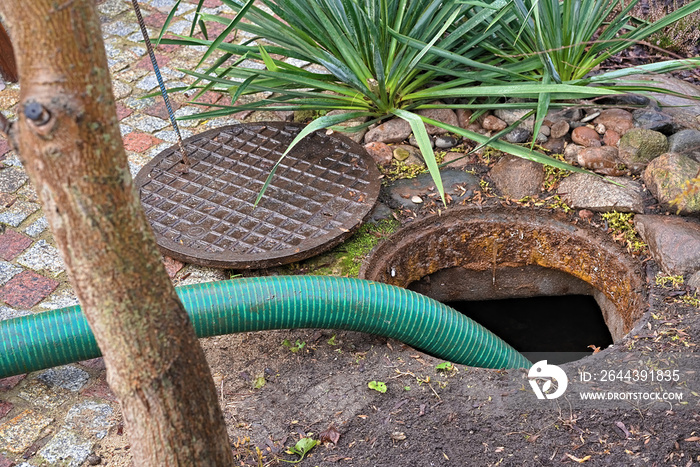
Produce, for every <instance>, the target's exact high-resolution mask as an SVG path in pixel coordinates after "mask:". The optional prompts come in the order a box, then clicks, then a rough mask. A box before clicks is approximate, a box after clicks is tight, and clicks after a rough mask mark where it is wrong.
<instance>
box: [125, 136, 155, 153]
mask: <svg viewBox="0 0 700 467" xmlns="http://www.w3.org/2000/svg"><path fill="white" fill-rule="evenodd" d="M162 142H163V140H161V139H158V138H156V137H155V136H151V135H149V134H148V133H141V132H140V131H132V132H131V133H129V134H127V135H126V136H124V148H125V149H126V150H127V151H134V152H143V151H145V150H146V149H148V148H151V147H153V146H155V145H156V144H158V143H162Z"/></svg>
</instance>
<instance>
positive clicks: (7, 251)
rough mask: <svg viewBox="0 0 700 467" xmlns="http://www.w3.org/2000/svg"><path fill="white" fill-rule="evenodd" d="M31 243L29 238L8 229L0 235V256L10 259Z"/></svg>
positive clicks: (6, 259)
mask: <svg viewBox="0 0 700 467" xmlns="http://www.w3.org/2000/svg"><path fill="white" fill-rule="evenodd" d="M31 244H32V239H31V238H29V237H27V236H26V235H24V234H21V233H17V232H15V231H14V230H9V229H8V230H6V231H5V233H4V234H2V235H0V258H2V259H4V260H5V261H10V260H12V259H14V258H15V257H16V256H17V255H19V254H20V253H22V252H23V251H24V250H25V249H26V248H27V247H28V246H29V245H31Z"/></svg>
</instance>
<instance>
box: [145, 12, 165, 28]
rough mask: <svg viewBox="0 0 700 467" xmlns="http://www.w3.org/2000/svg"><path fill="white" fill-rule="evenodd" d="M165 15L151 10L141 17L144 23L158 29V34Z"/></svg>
mask: <svg viewBox="0 0 700 467" xmlns="http://www.w3.org/2000/svg"><path fill="white" fill-rule="evenodd" d="M167 17H168V15H166V14H165V13H161V12H160V11H151V13H150V14H149V15H148V16H144V17H143V22H144V23H146V26H150V27H152V28H154V29H158V33H159V34H160V29H161V28H162V27H163V25H164V24H165V19H166V18H167Z"/></svg>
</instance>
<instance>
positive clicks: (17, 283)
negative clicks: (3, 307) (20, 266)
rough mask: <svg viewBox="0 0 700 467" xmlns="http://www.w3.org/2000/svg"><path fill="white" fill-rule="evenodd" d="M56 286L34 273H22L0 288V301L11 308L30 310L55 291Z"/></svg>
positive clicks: (56, 283)
mask: <svg viewBox="0 0 700 467" xmlns="http://www.w3.org/2000/svg"><path fill="white" fill-rule="evenodd" d="M58 284H59V282H58V281H56V280H54V279H49V278H48V277H44V276H42V275H40V274H37V273H36V272H34V271H24V272H21V273H19V274H17V275H16V276H15V277H13V278H12V279H10V281H9V282H7V284H5V285H3V286H2V287H0V300H2V301H4V302H5V303H7V304H8V305H10V306H11V307H15V308H31V307H33V306H34V305H36V304H37V303H39V302H40V301H42V300H43V299H45V298H46V297H48V296H49V295H50V294H51V292H53V291H54V290H56V287H58Z"/></svg>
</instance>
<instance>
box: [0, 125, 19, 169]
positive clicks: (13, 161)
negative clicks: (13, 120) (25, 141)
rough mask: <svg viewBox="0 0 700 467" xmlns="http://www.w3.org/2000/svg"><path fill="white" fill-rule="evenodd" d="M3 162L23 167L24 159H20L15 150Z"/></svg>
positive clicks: (9, 165) (11, 165)
mask: <svg viewBox="0 0 700 467" xmlns="http://www.w3.org/2000/svg"><path fill="white" fill-rule="evenodd" d="M8 118H9V117H8ZM2 163H3V164H5V165H6V166H8V167H23V165H22V161H20V160H19V157H17V154H15V153H13V152H11V153H8V154H7V155H6V156H5V160H3V161H2Z"/></svg>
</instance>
